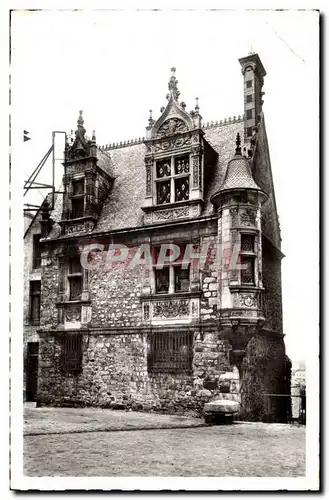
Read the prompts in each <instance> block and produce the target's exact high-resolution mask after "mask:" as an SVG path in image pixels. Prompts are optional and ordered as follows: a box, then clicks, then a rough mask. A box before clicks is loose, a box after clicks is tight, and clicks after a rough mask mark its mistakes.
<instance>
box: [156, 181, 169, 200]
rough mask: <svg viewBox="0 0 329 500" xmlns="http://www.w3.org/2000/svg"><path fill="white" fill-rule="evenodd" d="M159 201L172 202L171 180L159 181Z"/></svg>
mask: <svg viewBox="0 0 329 500" xmlns="http://www.w3.org/2000/svg"><path fill="white" fill-rule="evenodd" d="M157 203H158V205H163V204H164V203H170V181H164V182H158V183H157Z"/></svg>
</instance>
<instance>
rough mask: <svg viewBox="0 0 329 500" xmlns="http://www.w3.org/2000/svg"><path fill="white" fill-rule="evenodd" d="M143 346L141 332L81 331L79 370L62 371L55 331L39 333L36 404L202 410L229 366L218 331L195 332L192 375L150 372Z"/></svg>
mask: <svg viewBox="0 0 329 500" xmlns="http://www.w3.org/2000/svg"><path fill="white" fill-rule="evenodd" d="M147 346H148V343H147V333H143V332H139V333H133V332H131V331H130V332H129V333H124V332H123V333H122V334H120V335H119V334H114V333H110V334H109V333H107V334H105V333H102V332H99V333H91V334H88V335H87V334H86V335H84V336H83V366H82V372H81V373H80V374H79V375H64V374H62V373H61V369H60V355H61V344H60V335H52V334H45V335H42V337H41V352H42V360H41V361H40V373H39V379H40V383H39V397H38V399H39V404H52V405H63V404H69V405H76V406H88V405H91V406H101V407H109V408H127V409H128V408H132V409H134V410H155V411H162V412H172V413H176V412H181V413H186V412H188V411H192V410H193V411H196V412H200V413H201V412H202V408H203V405H204V403H205V402H207V401H208V400H210V399H211V398H212V397H219V395H220V387H221V384H222V380H223V378H224V379H225V378H226V379H227V377H226V374H227V373H228V372H229V373H230V372H231V371H232V367H231V366H230V365H229V362H228V346H227V345H226V344H225V343H224V342H221V341H218V340H217V332H209V333H207V334H205V335H204V336H202V339H201V336H200V333H199V332H198V331H197V330H195V331H194V362H193V372H192V373H191V374H175V375H174V374H149V373H148V371H147V349H148V347H147ZM232 377H233V375H232ZM224 397H227V395H226V394H225V395H224Z"/></svg>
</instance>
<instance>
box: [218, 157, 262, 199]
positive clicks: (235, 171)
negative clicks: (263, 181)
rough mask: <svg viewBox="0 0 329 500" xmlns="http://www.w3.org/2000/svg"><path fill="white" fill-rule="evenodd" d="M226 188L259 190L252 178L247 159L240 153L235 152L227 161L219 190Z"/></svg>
mask: <svg viewBox="0 0 329 500" xmlns="http://www.w3.org/2000/svg"><path fill="white" fill-rule="evenodd" d="M227 189H257V190H258V191H260V188H259V187H258V186H257V184H256V182H255V181H254V179H253V176H252V173H251V168H250V165H249V162H248V160H247V159H246V158H245V157H244V156H242V155H241V154H240V155H239V154H236V155H235V156H234V157H233V158H232V160H230V161H229V164H228V166H227V169H226V174H225V178H224V182H223V184H222V185H221V187H220V191H225V190H227Z"/></svg>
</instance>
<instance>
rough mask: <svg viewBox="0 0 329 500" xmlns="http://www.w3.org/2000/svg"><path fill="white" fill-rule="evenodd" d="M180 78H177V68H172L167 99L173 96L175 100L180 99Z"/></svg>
mask: <svg viewBox="0 0 329 500" xmlns="http://www.w3.org/2000/svg"><path fill="white" fill-rule="evenodd" d="M177 83H178V80H177V79H176V68H171V77H170V80H169V83H168V89H169V94H167V99H169V98H170V97H171V96H172V97H173V99H174V100H175V101H177V100H178V97H179V95H180V92H179V90H178V88H177Z"/></svg>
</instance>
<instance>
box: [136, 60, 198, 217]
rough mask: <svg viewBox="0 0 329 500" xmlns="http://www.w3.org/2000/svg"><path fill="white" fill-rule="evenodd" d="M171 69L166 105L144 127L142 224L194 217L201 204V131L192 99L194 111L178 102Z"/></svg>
mask: <svg viewBox="0 0 329 500" xmlns="http://www.w3.org/2000/svg"><path fill="white" fill-rule="evenodd" d="M175 71H176V70H175V68H171V77H170V80H169V83H168V89H169V92H168V94H167V96H166V97H167V100H168V104H167V106H166V107H162V108H161V110H160V111H161V115H160V117H159V118H158V119H157V120H156V121H155V120H154V119H153V117H152V111H150V118H149V125H148V127H146V140H145V145H146V149H147V153H146V155H145V168H146V196H145V203H144V206H143V207H142V208H143V210H144V212H145V216H144V223H145V224H150V223H153V222H166V221H168V220H171V219H177V218H191V217H197V216H199V215H200V213H201V207H202V203H203V199H202V198H203V182H204V154H203V153H204V139H203V136H204V132H203V131H202V129H201V120H202V117H201V115H200V113H199V102H198V98H196V104H195V108H194V110H192V111H191V112H190V113H188V112H187V111H186V104H185V103H184V102H180V103H179V102H178V98H179V96H180V92H179V90H178V87H177V84H178V80H177V79H176V75H175Z"/></svg>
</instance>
